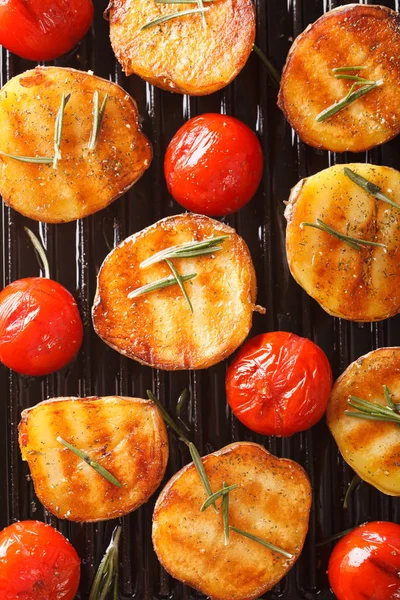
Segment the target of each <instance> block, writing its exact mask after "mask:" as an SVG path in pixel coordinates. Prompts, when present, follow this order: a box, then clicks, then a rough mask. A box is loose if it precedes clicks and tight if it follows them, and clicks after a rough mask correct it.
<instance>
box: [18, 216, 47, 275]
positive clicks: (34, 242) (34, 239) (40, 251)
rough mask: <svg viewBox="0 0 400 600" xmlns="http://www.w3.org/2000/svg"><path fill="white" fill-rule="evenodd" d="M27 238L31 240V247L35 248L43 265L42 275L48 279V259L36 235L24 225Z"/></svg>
mask: <svg viewBox="0 0 400 600" xmlns="http://www.w3.org/2000/svg"><path fill="white" fill-rule="evenodd" d="M24 229H25V231H26V233H27V235H28V237H29V239H30V240H31V242H32V245H33V247H34V248H35V250H36V252H37V254H38V256H39V258H40V260H41V262H42V265H43V271H44V276H45V278H46V279H50V267H49V261H48V260H47V255H46V252H45V250H44V248H43V246H42V243H41V242H40V240H39V239H38V238H37V237H36V235H35V234H34V233H33V231H31V230H30V229H29V228H28V227H24Z"/></svg>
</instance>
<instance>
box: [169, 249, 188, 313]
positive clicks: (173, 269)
mask: <svg viewBox="0 0 400 600" xmlns="http://www.w3.org/2000/svg"><path fill="white" fill-rule="evenodd" d="M165 262H166V263H167V265H168V266H169V268H170V270H171V273H172V274H173V276H174V277H175V279H176V283H177V284H178V285H179V287H180V288H181V292H182V294H183V295H184V296H185V298H186V302H187V303H188V305H189V308H190V312H193V305H192V303H191V301H190V298H189V296H188V293H187V291H186V288H185V286H184V285H183V280H182V276H181V275H179V273H178V271H177V270H176V269H175V267H174V265H173V264H172V262H171V261H170V260H169V259H168V258H167V259H166V260H165Z"/></svg>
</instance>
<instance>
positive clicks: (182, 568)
mask: <svg viewBox="0 0 400 600" xmlns="http://www.w3.org/2000/svg"><path fill="white" fill-rule="evenodd" d="M202 460H203V464H204V467H205V470H206V473H207V475H208V478H209V480H210V484H211V488H212V490H213V491H214V492H215V491H217V490H219V489H221V488H222V484H223V482H224V481H225V482H226V483H227V485H233V484H237V485H238V488H237V489H236V490H233V491H232V492H230V494H229V524H230V525H231V526H234V527H237V528H238V529H241V530H242V531H246V532H248V533H251V534H253V535H256V536H257V537H259V538H262V539H264V540H266V541H269V542H271V543H273V544H274V545H276V546H278V547H279V548H282V549H283V550H286V551H287V552H288V553H289V554H292V555H293V556H292V558H286V557H285V556H283V555H281V554H278V553H276V552H273V551H271V550H270V549H268V548H266V547H265V546H262V545H261V544H259V543H257V542H255V541H253V540H250V539H248V538H245V537H243V536H241V535H239V534H238V533H236V532H234V531H231V532H230V536H229V543H228V544H227V545H224V528H223V514H222V510H221V506H220V502H221V501H220V500H218V502H217V507H218V508H219V509H220V510H219V512H218V514H216V513H215V512H214V510H213V508H212V507H210V508H208V509H206V510H205V511H204V512H200V507H201V506H202V504H203V502H204V500H205V499H206V497H207V494H206V492H205V490H204V487H203V485H202V483H201V481H200V478H199V475H198V473H197V471H196V469H195V467H194V465H193V463H191V464H189V465H187V466H186V467H184V468H183V469H182V470H181V471H179V473H177V474H176V475H175V476H174V477H173V478H172V479H171V480H170V481H169V483H168V484H167V485H166V487H165V488H164V490H163V491H162V492H161V494H160V496H159V498H158V500H157V503H156V506H155V509H154V516H153V544H154V548H155V551H156V553H157V556H158V558H159V560H160V561H161V563H162V565H163V566H164V568H165V569H166V570H167V571H168V572H169V573H170V574H171V575H172V576H173V577H175V578H176V579H180V580H181V581H183V582H184V583H185V584H187V585H190V586H192V587H193V588H195V589H197V590H200V591H201V592H203V593H204V594H206V595H207V596H210V597H211V598H213V600H253V599H254V598H259V597H260V596H261V595H262V594H264V592H266V591H267V590H269V589H271V588H272V587H273V586H274V585H275V584H276V583H277V582H278V581H279V580H280V579H281V578H282V577H283V576H284V575H285V574H286V573H287V572H288V571H289V569H290V568H291V567H292V566H293V564H294V563H295V562H296V560H297V558H298V556H299V555H300V553H301V550H302V547H303V544H304V539H305V536H306V534H307V530H308V519H309V511H310V506H311V487H310V483H309V481H308V478H307V475H306V474H305V472H304V470H303V469H302V467H300V465H298V464H297V463H295V462H293V461H291V460H287V459H279V458H276V457H275V456H272V455H271V454H269V452H267V451H266V450H265V448H263V447H262V446H259V445H258V444H254V443H246V442H238V443H234V444H231V445H229V446H226V447H225V448H222V450H219V451H218V452H214V453H213V454H209V455H208V456H205V457H204V458H203V459H202Z"/></svg>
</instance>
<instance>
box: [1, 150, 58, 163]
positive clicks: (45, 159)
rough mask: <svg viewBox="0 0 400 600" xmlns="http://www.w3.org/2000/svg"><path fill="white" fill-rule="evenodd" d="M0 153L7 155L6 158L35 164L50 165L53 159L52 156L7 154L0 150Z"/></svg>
mask: <svg viewBox="0 0 400 600" xmlns="http://www.w3.org/2000/svg"><path fill="white" fill-rule="evenodd" d="M0 154H1V155H2V156H7V158H12V159H14V160H19V161H20V162H26V163H34V164H37V165H51V164H52V163H53V161H54V158H53V157H50V156H18V155H17V154H8V153H7V152H2V151H1V150H0Z"/></svg>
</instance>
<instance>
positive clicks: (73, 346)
mask: <svg viewBox="0 0 400 600" xmlns="http://www.w3.org/2000/svg"><path fill="white" fill-rule="evenodd" d="M82 338H83V326H82V321H81V318H80V315H79V311H78V307H77V305H76V302H75V300H74V298H73V297H72V296H71V294H70V293H69V292H68V290H66V289H65V288H64V287H63V286H62V285H60V284H59V283H57V282H56V281H52V280H51V279H45V278H44V277H28V278H27V279H20V280H18V281H14V282H13V283H10V285H8V286H7V287H5V288H4V289H3V290H2V291H1V292H0V361H1V362H2V363H4V364H5V365H6V366H7V367H9V368H10V369H14V371H17V372H18V373H22V374H23V375H47V374H48V373H53V372H54V371H57V370H58V369H61V368H62V367H64V366H65V365H66V364H68V363H69V362H70V361H71V360H72V359H73V357H74V356H75V354H76V353H77V352H78V350H79V348H80V346H81V343H82Z"/></svg>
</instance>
